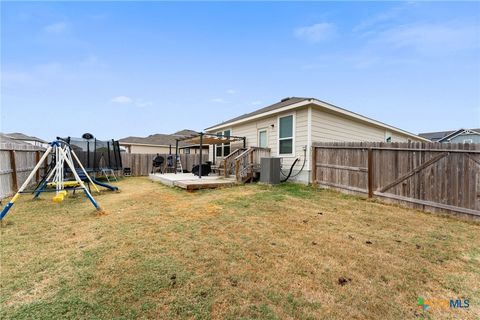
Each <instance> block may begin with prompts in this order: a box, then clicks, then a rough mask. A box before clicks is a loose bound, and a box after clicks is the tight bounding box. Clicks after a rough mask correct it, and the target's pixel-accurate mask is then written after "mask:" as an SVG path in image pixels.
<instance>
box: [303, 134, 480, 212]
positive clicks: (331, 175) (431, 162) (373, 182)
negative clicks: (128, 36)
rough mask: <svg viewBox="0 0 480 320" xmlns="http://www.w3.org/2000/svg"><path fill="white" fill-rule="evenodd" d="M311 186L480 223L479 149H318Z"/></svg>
mask: <svg viewBox="0 0 480 320" xmlns="http://www.w3.org/2000/svg"><path fill="white" fill-rule="evenodd" d="M312 148H313V150H312V151H313V152H312V169H313V170H312V181H313V182H314V183H316V184H318V185H320V186H326V187H333V188H337V189H340V190H344V191H348V192H353V193H361V194H366V195H368V197H370V198H371V197H379V198H383V199H388V200H390V201H393V202H396V203H400V204H403V205H408V206H409V207H412V208H416V209H421V210H425V211H433V212H447V213H463V214H469V215H474V216H478V217H480V144H467V143H465V144H462V143H448V144H440V143H420V142H409V143H386V142H370V143H359V142H352V143H314V145H313V147H312Z"/></svg>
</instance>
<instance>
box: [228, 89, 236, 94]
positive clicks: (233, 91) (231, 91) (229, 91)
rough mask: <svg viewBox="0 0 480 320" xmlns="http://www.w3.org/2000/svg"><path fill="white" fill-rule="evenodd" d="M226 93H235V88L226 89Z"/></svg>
mask: <svg viewBox="0 0 480 320" xmlns="http://www.w3.org/2000/svg"><path fill="white" fill-rule="evenodd" d="M227 93H228V94H235V93H237V92H236V91H235V90H233V89H228V90H227Z"/></svg>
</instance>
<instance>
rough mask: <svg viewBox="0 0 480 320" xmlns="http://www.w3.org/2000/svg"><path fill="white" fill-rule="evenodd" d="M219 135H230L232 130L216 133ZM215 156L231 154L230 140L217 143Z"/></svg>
mask: <svg viewBox="0 0 480 320" xmlns="http://www.w3.org/2000/svg"><path fill="white" fill-rule="evenodd" d="M216 134H217V135H219V136H224V137H230V136H231V135H232V130H230V129H228V130H225V131H219V132H217V133H216ZM215 149H216V150H215V156H217V157H225V156H228V155H229V154H230V142H227V143H222V144H217V145H215Z"/></svg>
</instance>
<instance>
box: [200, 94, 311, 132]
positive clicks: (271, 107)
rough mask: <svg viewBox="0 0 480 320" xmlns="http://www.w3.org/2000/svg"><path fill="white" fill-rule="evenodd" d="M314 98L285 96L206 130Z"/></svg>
mask: <svg viewBox="0 0 480 320" xmlns="http://www.w3.org/2000/svg"><path fill="white" fill-rule="evenodd" d="M312 99H313V98H301V97H290V98H285V99H282V100H281V101H280V102H277V103H274V104H272V105H269V106H267V107H264V108H261V109H258V110H255V111H253V112H250V113H245V114H243V115H241V116H238V117H235V118H232V119H230V120H227V121H223V122H221V123H217V124H216V125H213V126H210V127H208V128H207V129H205V130H208V129H210V128H214V127H217V126H221V125H225V124H228V123H230V122H235V121H238V120H242V119H246V118H249V117H252V116H256V115H258V114H262V113H264V112H269V111H273V110H276V109H280V108H283V107H286V106H289V105H291V104H295V103H297V102H301V101H305V100H312Z"/></svg>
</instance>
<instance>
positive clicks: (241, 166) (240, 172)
mask: <svg viewBox="0 0 480 320" xmlns="http://www.w3.org/2000/svg"><path fill="white" fill-rule="evenodd" d="M261 151H267V152H270V148H262V147H249V148H248V149H247V150H245V151H243V152H242V153H241V154H239V155H238V156H237V157H235V176H236V178H237V181H242V182H243V178H247V179H248V176H249V175H250V174H252V175H253V171H254V166H255V164H256V162H259V160H260V159H258V157H259V155H260V152H261ZM255 152H257V155H255Z"/></svg>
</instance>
